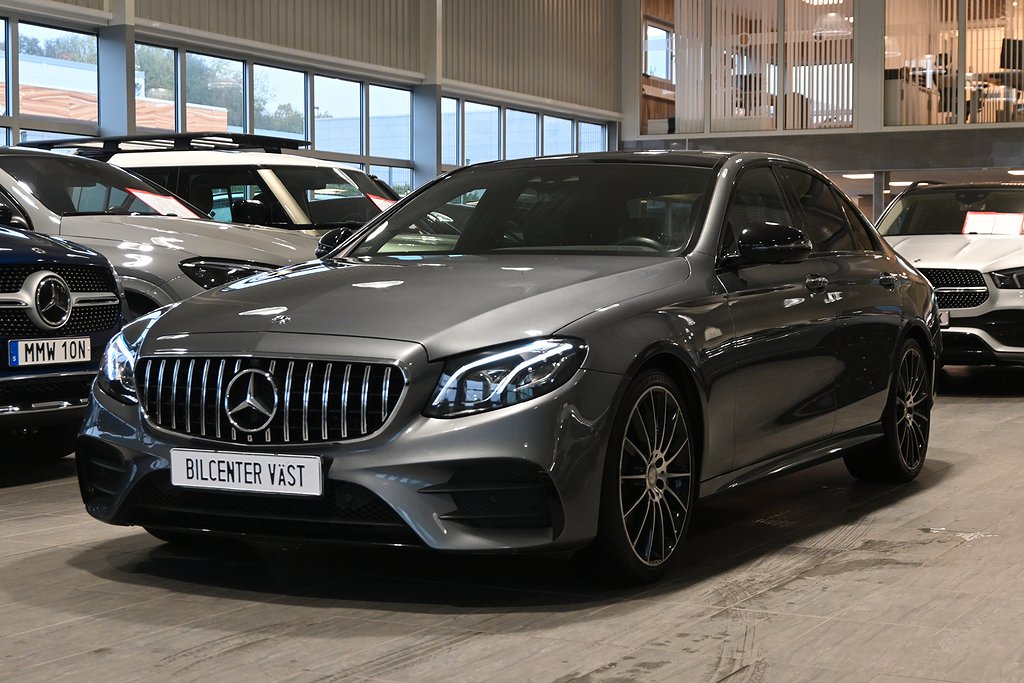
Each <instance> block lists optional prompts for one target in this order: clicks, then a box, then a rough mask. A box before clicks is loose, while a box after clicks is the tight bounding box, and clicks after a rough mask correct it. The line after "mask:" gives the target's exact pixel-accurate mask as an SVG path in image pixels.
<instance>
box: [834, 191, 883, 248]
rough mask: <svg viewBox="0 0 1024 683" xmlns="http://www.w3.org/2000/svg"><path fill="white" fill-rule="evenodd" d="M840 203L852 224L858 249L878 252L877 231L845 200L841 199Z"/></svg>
mask: <svg viewBox="0 0 1024 683" xmlns="http://www.w3.org/2000/svg"><path fill="white" fill-rule="evenodd" d="M840 203H841V204H842V205H843V210H844V211H846V218H847V220H849V222H850V229H851V230H852V231H853V241H854V242H855V243H856V244H857V248H858V249H863V250H864V251H878V250H879V249H878V237H877V233H876V232H875V229H874V228H873V227H871V224H869V223H868V222H867V220H866V219H865V218H864V217H863V216H862V215H861V213H860V211H857V210H856V209H855V208H853V205H852V204H851V203H850V202H848V201H846V199H845V198H843V199H840Z"/></svg>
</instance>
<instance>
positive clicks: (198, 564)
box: [0, 369, 1024, 683]
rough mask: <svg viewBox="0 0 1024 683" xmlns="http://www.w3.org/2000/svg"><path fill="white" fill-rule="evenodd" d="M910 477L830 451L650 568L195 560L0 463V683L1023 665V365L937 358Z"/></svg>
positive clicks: (42, 471)
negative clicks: (927, 443) (665, 572)
mask: <svg viewBox="0 0 1024 683" xmlns="http://www.w3.org/2000/svg"><path fill="white" fill-rule="evenodd" d="M940 388H941V391H942V395H941V396H940V398H939V401H938V403H937V405H936V410H935V415H934V427H933V432H932V445H931V450H930V453H929V461H928V463H927V464H926V468H925V471H924V473H923V475H922V476H921V477H920V478H919V479H918V480H917V481H915V482H914V483H912V484H910V485H908V486H904V487H891V486H868V485H860V484H855V483H854V482H853V481H852V480H851V479H850V478H849V477H848V476H847V474H846V472H845V470H844V468H843V466H842V464H839V463H833V464H828V465H823V466H820V467H816V468H813V469H810V470H806V471H804V472H801V473H798V474H796V475H793V476H791V477H789V478H786V479H780V480H777V481H774V482H770V483H767V484H763V485H760V486H757V487H754V488H751V489H748V490H746V491H744V492H741V493H738V494H734V495H732V496H729V497H724V498H719V499H716V500H713V501H709V502H707V503H705V504H703V505H701V506H700V507H699V509H698V513H697V515H698V516H697V518H696V521H695V524H694V527H693V529H692V532H691V536H690V540H689V541H688V542H687V544H686V546H685V548H684V550H685V552H686V554H687V556H688V561H687V562H685V563H684V564H683V565H682V566H681V567H680V568H679V569H678V571H676V572H675V573H674V574H673V575H672V576H671V577H670V578H669V579H668V580H667V581H664V582H662V583H660V584H658V585H656V586H653V587H646V588H644V589H637V590H622V589H617V588H610V587H608V586H606V585H602V584H601V583H599V582H597V581H595V580H594V579H592V578H589V576H588V575H587V574H586V573H585V572H583V571H581V568H580V567H578V566H577V565H575V564H573V563H571V562H568V561H566V560H563V559H553V558H522V557H513V558H498V557H485V558H480V557H476V558H472V557H471V558H456V557H441V556H434V555H431V554H427V553H423V552H409V551H405V552H402V551H372V552H371V551H366V550H352V549H323V548H320V549H308V548H306V549H303V548H278V547H256V548H252V547H245V546H233V545H230V544H221V545H220V546H218V547H216V548H212V549H210V550H208V551H207V552H204V553H186V552H184V551H180V550H175V549H174V548H173V547H172V546H167V545H163V544H161V543H160V542H158V541H156V540H155V539H152V538H150V537H149V536H148V535H147V534H146V533H145V532H142V531H140V530H135V529H128V528H121V527H110V526H106V525H103V524H100V523H99V522H96V521H94V520H92V519H91V518H89V517H88V516H87V515H86V514H85V512H84V511H83V509H82V506H81V503H80V501H79V498H78V491H77V487H76V483H75V480H74V476H73V475H74V463H73V461H72V460H71V459H68V460H67V461H64V462H60V463H58V464H56V465H50V466H45V467H39V466H36V467H32V466H29V465H26V464H24V463H17V462H16V463H10V462H8V463H5V464H4V465H3V470H2V471H0V679H2V680H3V681H50V680H58V679H61V678H69V679H71V678H73V679H75V680H77V681H154V680H156V681H159V680H175V681H194V680H210V681H236V680H238V681H246V683H255V682H257V681H323V680H331V681H335V680H353V681H358V680H370V681H590V682H595V683H596V682H610V681H709V682H710V681H726V680H727V681H729V683H740V682H753V681H786V682H790V681H793V682H799V681H808V682H810V681H814V682H818V681H850V682H859V681H879V682H885V683H896V682H897V681H922V680H934V681H964V682H968V681H970V682H974V681H1024V645H1022V642H1024V558H1022V551H1024V509H1021V507H1020V506H1019V502H1020V501H1021V499H1022V497H1024V477H1021V476H1020V469H1021V464H1022V460H1024V419H1022V418H1024V369H1021V370H1016V369H1009V370H998V371H997V370H983V371H970V372H969V371H965V370H963V369H954V371H953V372H952V373H951V374H950V375H947V376H945V377H944V378H943V379H942V382H941V384H940Z"/></svg>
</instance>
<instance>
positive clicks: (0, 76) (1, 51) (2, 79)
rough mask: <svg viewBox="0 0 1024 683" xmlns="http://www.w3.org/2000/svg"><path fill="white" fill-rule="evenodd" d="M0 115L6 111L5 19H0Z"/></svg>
mask: <svg viewBox="0 0 1024 683" xmlns="http://www.w3.org/2000/svg"><path fill="white" fill-rule="evenodd" d="M0 93H2V95H0V115H2V114H6V113H7V20H6V19H0Z"/></svg>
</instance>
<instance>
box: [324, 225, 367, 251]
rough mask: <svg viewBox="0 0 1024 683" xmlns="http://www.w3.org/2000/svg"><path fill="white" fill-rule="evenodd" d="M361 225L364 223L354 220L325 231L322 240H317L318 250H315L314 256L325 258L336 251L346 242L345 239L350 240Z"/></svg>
mask: <svg viewBox="0 0 1024 683" xmlns="http://www.w3.org/2000/svg"><path fill="white" fill-rule="evenodd" d="M361 227H363V224H362V223H358V222H353V223H347V224H345V225H342V226H341V227H338V228H331V229H330V230H328V231H327V232H325V233H324V234H323V236H322V237H321V238H320V241H319V242H317V245H316V251H314V252H313V254H314V256H316V257H317V258H323V257H324V256H327V255H328V254H330V253H331V252H332V251H334V250H335V249H337V248H338V247H340V246H341V245H342V244H344V243H345V241H346V240H348V238H349V237H351V236H352V235H353V234H355V231H356V230H358V229H359V228H361Z"/></svg>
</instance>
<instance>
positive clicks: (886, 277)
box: [878, 273, 900, 292]
mask: <svg viewBox="0 0 1024 683" xmlns="http://www.w3.org/2000/svg"><path fill="white" fill-rule="evenodd" d="M899 281H900V274H899V273H882V274H881V275H879V276H878V284H880V285H882V286H883V287H885V288H886V289H888V290H889V291H890V292H891V291H892V290H894V289H896V285H897V284H899Z"/></svg>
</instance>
